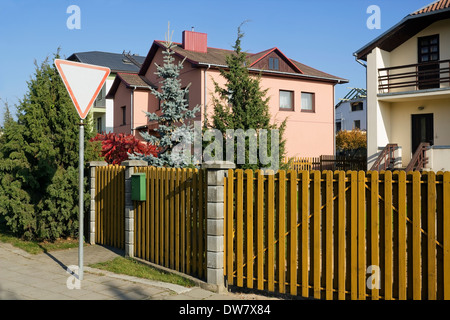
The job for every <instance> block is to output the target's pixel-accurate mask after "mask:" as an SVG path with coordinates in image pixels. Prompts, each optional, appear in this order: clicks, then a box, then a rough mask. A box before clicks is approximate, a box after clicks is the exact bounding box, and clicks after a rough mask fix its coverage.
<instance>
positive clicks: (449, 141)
mask: <svg viewBox="0 0 450 320" xmlns="http://www.w3.org/2000/svg"><path fill="white" fill-rule="evenodd" d="M389 104H390V110H391V114H390V118H391V122H392V123H395V125H393V126H392V127H391V130H392V136H391V141H392V142H396V143H398V144H399V145H400V146H402V149H403V163H402V165H403V166H404V167H406V166H407V165H408V163H409V162H410V161H411V157H412V153H413V152H414V151H415V150H412V139H411V116H412V115H413V114H424V113H432V114H433V121H434V123H433V127H434V145H435V146H445V145H450V126H449V125H448V119H450V108H449V106H450V99H435V100H414V101H404V102H396V103H389ZM418 107H425V108H424V109H423V110H418ZM449 159H450V158H449Z"/></svg>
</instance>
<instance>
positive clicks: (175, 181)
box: [134, 167, 206, 279]
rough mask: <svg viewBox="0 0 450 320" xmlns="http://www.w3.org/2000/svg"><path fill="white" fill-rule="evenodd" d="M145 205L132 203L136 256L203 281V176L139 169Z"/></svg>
mask: <svg viewBox="0 0 450 320" xmlns="http://www.w3.org/2000/svg"><path fill="white" fill-rule="evenodd" d="M136 172H144V173H145V174H146V181H147V188H146V190H147V201H145V202H138V201H135V202H134V206H135V229H134V230H135V256H136V257H139V258H142V259H145V260H148V261H150V262H153V263H156V264H159V265H162V266H165V267H168V268H171V269H174V270H177V271H180V272H183V273H186V274H190V275H193V276H196V277H198V278H200V279H204V278H206V271H205V270H206V254H205V252H206V193H205V190H206V174H205V170H198V169H166V168H155V167H139V168H136Z"/></svg>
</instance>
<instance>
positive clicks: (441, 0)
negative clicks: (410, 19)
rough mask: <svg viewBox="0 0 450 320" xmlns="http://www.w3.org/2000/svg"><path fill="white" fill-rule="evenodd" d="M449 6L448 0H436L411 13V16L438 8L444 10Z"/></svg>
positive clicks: (437, 9)
mask: <svg viewBox="0 0 450 320" xmlns="http://www.w3.org/2000/svg"><path fill="white" fill-rule="evenodd" d="M448 8H450V0H437V1H435V2H433V3H431V4H429V5H426V6H425V7H423V8H421V9H419V10H417V11H415V12H413V13H411V14H410V15H411V16H415V15H420V14H424V13H430V12H436V11H439V10H444V9H448Z"/></svg>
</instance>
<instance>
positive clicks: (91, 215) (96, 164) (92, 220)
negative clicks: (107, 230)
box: [89, 161, 108, 245]
mask: <svg viewBox="0 0 450 320" xmlns="http://www.w3.org/2000/svg"><path fill="white" fill-rule="evenodd" d="M107 165H108V164H107V163H106V161H91V162H89V168H90V180H89V182H90V183H89V185H90V195H91V203H90V208H89V243H90V244H91V245H92V244H95V201H96V199H95V195H96V193H97V190H95V186H96V176H95V168H97V167H105V166H107Z"/></svg>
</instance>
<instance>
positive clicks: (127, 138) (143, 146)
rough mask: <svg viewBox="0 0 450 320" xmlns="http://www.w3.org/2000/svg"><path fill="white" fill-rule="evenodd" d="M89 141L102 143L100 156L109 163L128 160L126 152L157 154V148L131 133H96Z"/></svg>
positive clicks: (119, 162)
mask: <svg viewBox="0 0 450 320" xmlns="http://www.w3.org/2000/svg"><path fill="white" fill-rule="evenodd" d="M91 141H100V142H101V144H102V157H104V158H105V161H106V162H107V163H109V164H118V165H120V164H121V163H122V162H123V161H126V160H128V153H130V154H132V153H135V152H136V153H141V154H143V155H153V156H155V157H156V156H157V154H158V148H157V147H155V146H153V145H151V144H148V143H147V142H144V141H141V140H138V139H136V137H135V136H133V135H131V134H128V135H127V134H123V133H118V134H117V133H107V134H100V133H98V134H97V135H96V136H95V137H94V138H92V139H91Z"/></svg>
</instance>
